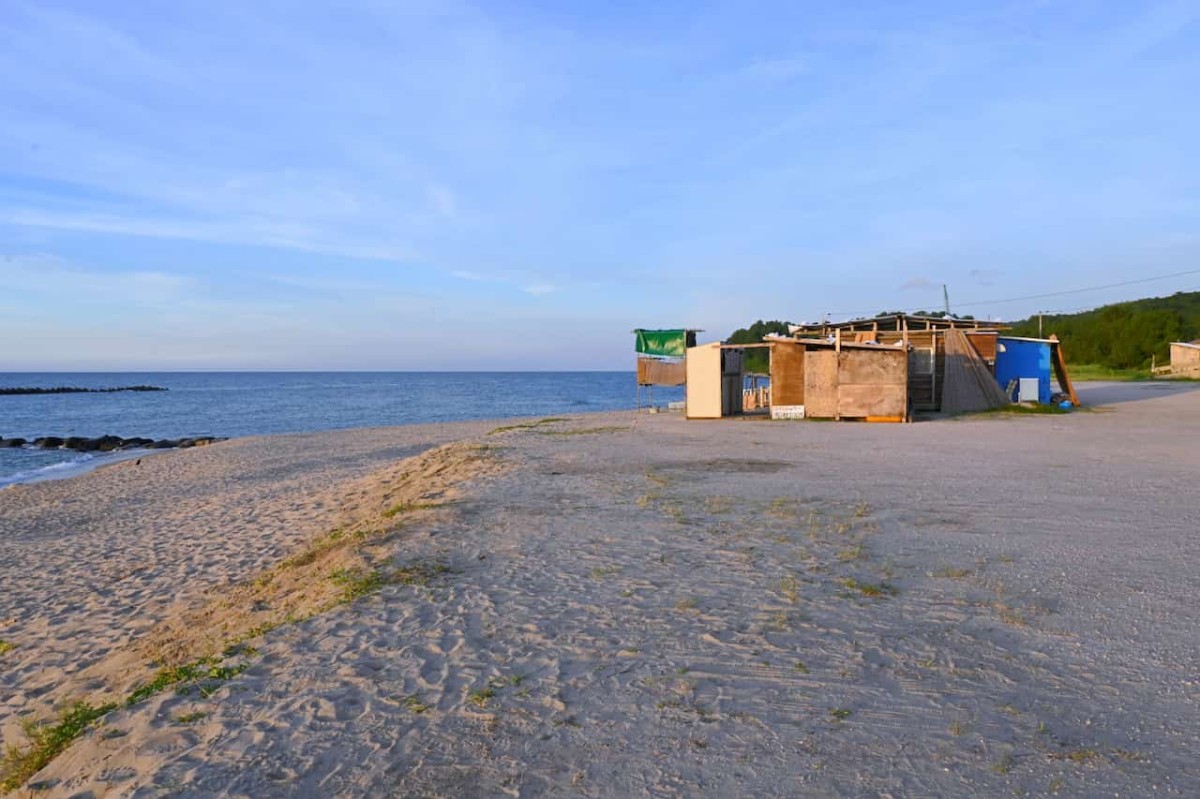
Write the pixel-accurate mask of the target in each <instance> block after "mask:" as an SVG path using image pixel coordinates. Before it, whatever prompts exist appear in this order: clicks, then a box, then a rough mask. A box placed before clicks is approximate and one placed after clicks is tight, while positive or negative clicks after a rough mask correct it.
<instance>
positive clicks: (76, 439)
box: [0, 436, 224, 452]
mask: <svg viewBox="0 0 1200 799" xmlns="http://www.w3.org/2000/svg"><path fill="white" fill-rule="evenodd" d="M214 441H224V439H223V438H218V437H217V436H197V437H193V438H160V439H157V440H155V439H153V438H138V437H136V436H135V437H133V438H121V437H120V436H100V437H98V438H83V437H81V436H68V437H66V438H60V437H59V436H42V437H40V438H35V439H33V440H32V441H29V440H27V439H24V438H0V449H3V448H6V447H7V448H13V447H35V448H37V449H70V450H74V451H76V452H117V451H119V450H127V449H187V448H188V447H203V446H205V445H207V444H211V443H213V442H214Z"/></svg>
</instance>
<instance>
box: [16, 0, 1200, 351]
mask: <svg viewBox="0 0 1200 799" xmlns="http://www.w3.org/2000/svg"><path fill="white" fill-rule="evenodd" d="M0 3H2V5H3V12H2V13H0V341H2V342H3V344H2V345H0V370H21V369H33V370H37V369H47V370H53V369H67V370H69V369H97V370H106V369H211V368H233V369H260V368H271V369H274V368H282V369H306V368H319V369H427V368H437V369H489V368H495V369H526V368H533V369H543V368H545V369H560V368H583V369H606V368H615V369H624V368H632V357H633V353H632V349H633V340H632V336H630V335H629V331H630V330H631V329H632V328H634V327H674V326H684V325H686V326H693V327H701V328H704V329H706V330H707V331H708V333H707V335H706V336H702V339H705V338H707V339H712V338H718V337H724V336H726V335H728V334H729V333H730V332H731V331H732V330H733V329H734V328H736V327H740V326H743V325H745V324H747V323H749V322H751V321H754V320H755V319H758V318H784V319H788V320H792V321H806V320H815V319H818V318H820V317H821V316H822V315H824V314H826V313H828V314H831V315H833V316H834V317H835V318H836V317H844V316H848V315H859V314H871V313H874V312H876V311H880V310H883V309H895V308H905V309H909V310H916V309H919V308H922V307H938V306H940V304H941V298H942V290H941V286H942V284H943V283H946V284H948V286H949V290H950V294H951V300H952V304H954V306H955V309H956V310H958V311H959V312H961V313H975V314H976V315H978V316H991V317H1012V318H1015V317H1021V316H1025V315H1028V314H1030V313H1032V312H1035V311H1037V310H1072V309H1076V308H1083V307H1089V306H1094V305H1097V304H1101V303H1104V302H1109V301H1114V300H1120V299H1126V298H1131V297H1137V296H1147V295H1157V294H1166V293H1170V292H1172V291H1178V290H1194V289H1200V272H1194V273H1193V274H1189V275H1178V276H1177V277H1174V278H1171V279H1166V280H1154V281H1148V282H1145V283H1142V284H1137V285H1134V286H1126V287H1118V288H1113V289H1107V290H1100V291H1086V292H1078V293H1073V294H1065V295H1059V296H1054V297H1046V298H1035V299H1029V300H1021V301H1015V302H999V301H1000V300H1006V299H1007V298H1011V297H1025V296H1028V295H1038V294H1049V293H1052V292H1059V291H1068V290H1073V289H1079V288H1089V287H1093V286H1101V285H1107V284H1111V283H1118V282H1124V281H1129V280H1137V279H1141V278H1149V277H1156V276H1158V275H1166V274H1174V273H1179V272H1185V271H1189V270H1200V257H1198V256H1200V160H1198V159H1197V158H1196V157H1195V152H1196V142H1197V141H1200V103H1197V102H1196V100H1195V98H1196V88H1195V87H1196V86H1197V85H1200V5H1198V4H1196V3H1195V2H1162V3H1128V2H1110V3H1105V2H1070V0H1063V1H1062V2H1002V1H1001V2H994V3H961V2H916V3H905V2H875V3H836V4H835V3H816V2H812V3H801V2H783V3H754V2H730V3H706V2H687V3H683V2H678V3H657V4H644V3H631V2H606V3H542V4H533V3H518V2H494V3H486V4H480V5H469V4H458V3H455V2H441V1H439V2H429V3H406V2H403V0H401V2H382V0H360V1H359V2H354V1H353V0H352V1H351V2H342V3H338V4H336V8H334V7H333V4H330V5H328V6H318V5H315V4H307V5H306V4H303V3H300V2H272V1H271V0H265V1H263V2H255V3H245V2H227V0H205V1H204V2H190V0H181V1H180V2H174V3H158V2H142V1H139V0H126V1H125V2H98V1H94V2H78V3H55V2H46V1H45V0H42V1H40V2H30V3H25V2H22V0H0ZM648 7H649V10H648Z"/></svg>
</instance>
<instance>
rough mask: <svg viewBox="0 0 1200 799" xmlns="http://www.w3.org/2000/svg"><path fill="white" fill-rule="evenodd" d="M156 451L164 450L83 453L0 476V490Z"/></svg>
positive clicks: (60, 478) (72, 475) (85, 471)
mask: <svg viewBox="0 0 1200 799" xmlns="http://www.w3.org/2000/svg"><path fill="white" fill-rule="evenodd" d="M156 451H164V450H125V451H123V452H106V453H104V454H101V455H95V454H92V453H86V452H85V453H81V454H80V455H79V456H78V457H75V458H71V459H70V460H66V461H62V460H60V461H55V462H53V463H48V464H45V465H42V466H38V467H36V468H32V469H25V470H22V471H19V472H16V473H14V474H0V490H3V489H5V488H8V487H9V486H14V485H20V484H23V483H42V482H45V481H47V480H65V479H67V478H69V477H78V476H79V475H81V474H86V473H87V472H90V471H92V470H93V469H99V468H100V467H101V466H107V465H108V464H110V463H120V462H121V461H127V460H130V459H132V458H140V457H143V456H146V455H151V454H153V453H154V452H156Z"/></svg>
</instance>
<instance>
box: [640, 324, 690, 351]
mask: <svg viewBox="0 0 1200 799" xmlns="http://www.w3.org/2000/svg"><path fill="white" fill-rule="evenodd" d="M633 334H634V335H635V336H637V351H638V352H639V353H641V354H642V355H660V356H667V357H675V358H682V357H683V356H684V355H686V354H687V338H688V336H687V334H688V331H686V330H642V329H640V328H639V329H637V330H635V331H633Z"/></svg>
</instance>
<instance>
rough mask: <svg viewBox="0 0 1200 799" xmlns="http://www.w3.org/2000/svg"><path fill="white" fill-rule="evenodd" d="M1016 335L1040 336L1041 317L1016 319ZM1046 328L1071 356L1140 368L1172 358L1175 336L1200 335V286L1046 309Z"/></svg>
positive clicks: (1077, 359)
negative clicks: (1064, 310)
mask: <svg viewBox="0 0 1200 799" xmlns="http://www.w3.org/2000/svg"><path fill="white" fill-rule="evenodd" d="M1010 332H1011V334H1012V335H1014V336H1037V335H1038V317H1036V316H1031V317H1030V318H1028V319H1023V320H1021V321H1019V322H1014V323H1013V325H1012V330H1011V331H1010ZM1042 332H1043V333H1044V334H1045V335H1047V336H1049V335H1050V334H1051V333H1053V334H1055V335H1057V336H1058V337H1059V339H1061V340H1062V342H1063V347H1064V349H1065V351H1066V355H1067V358H1068V360H1069V361H1071V362H1072V363H1093V364H1099V365H1101V366H1107V367H1110V368H1113V369H1141V368H1145V367H1147V366H1149V365H1150V360H1151V358H1152V357H1153V358H1156V359H1157V360H1158V362H1159V363H1166V362H1167V361H1168V360H1169V359H1170V357H1171V356H1170V350H1171V342H1172V341H1191V340H1192V339H1195V338H1197V337H1200V291H1191V292H1178V293H1176V294H1173V295H1171V296H1169V297H1150V298H1147V299H1143V300H1134V301H1132V302H1122V303H1117V304H1116V305H1106V306H1104V307H1102V308H1096V309H1095V310H1091V311H1084V312H1082V313H1076V314H1047V315H1045V316H1043V318H1042Z"/></svg>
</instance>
